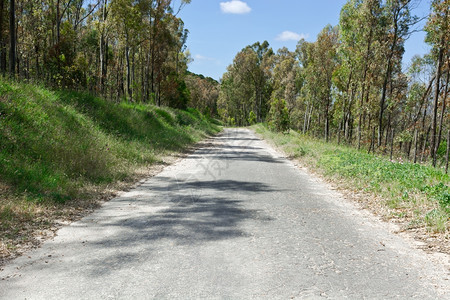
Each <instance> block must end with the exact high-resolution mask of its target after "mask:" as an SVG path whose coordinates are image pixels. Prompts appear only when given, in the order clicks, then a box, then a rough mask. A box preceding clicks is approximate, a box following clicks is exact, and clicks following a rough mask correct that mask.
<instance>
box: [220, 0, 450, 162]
mask: <svg viewBox="0 0 450 300" xmlns="http://www.w3.org/2000/svg"><path fill="white" fill-rule="evenodd" d="M414 3H415V2H414V1H412V0H386V1H381V0H348V1H347V3H346V4H345V5H344V6H343V7H342V10H341V15H340V20H339V25H338V26H336V27H332V26H330V25H328V26H326V27H325V28H324V29H323V30H322V31H321V32H320V33H319V35H318V36H317V39H316V41H314V42H306V41H304V40H301V41H299V42H298V45H297V49H296V51H295V52H290V51H289V50H288V49H286V48H283V49H280V50H278V51H277V53H276V54H274V53H273V51H272V50H271V49H270V48H269V45H268V44H267V43H266V42H265V43H263V44H264V49H270V51H269V50H268V51H267V52H265V53H267V54H266V55H262V56H258V55H257V53H258V51H257V49H258V47H255V45H259V44H258V43H257V44H254V45H252V46H247V47H246V48H244V49H243V50H242V51H240V52H239V53H238V54H237V55H236V57H235V59H234V61H233V64H232V65H230V66H229V67H228V71H227V72H226V73H225V74H224V76H223V80H222V85H221V89H220V96H219V113H220V115H221V116H222V117H223V119H224V120H225V121H228V122H229V123H233V124H236V125H247V124H249V123H250V122H249V114H250V112H254V113H256V114H258V113H259V111H258V110H257V109H258V108H260V109H261V112H260V113H259V115H258V116H259V118H261V119H262V120H263V121H267V122H269V123H271V124H276V122H275V120H274V116H281V114H280V113H279V112H281V111H284V108H283V109H282V108H281V107H282V106H283V107H285V108H286V111H287V113H288V117H289V118H288V119H289V122H288V124H289V126H290V127H291V128H294V129H297V130H300V131H302V132H303V133H309V134H312V135H314V136H318V137H323V138H324V139H325V140H327V141H328V139H330V138H334V139H336V140H337V141H338V142H345V143H348V144H352V145H354V146H355V147H358V148H362V147H366V148H367V150H368V151H377V152H380V153H388V152H391V149H390V148H391V145H393V146H395V148H396V149H397V151H400V152H401V153H403V155H404V156H405V157H406V158H410V159H411V160H413V161H415V162H416V161H425V160H427V159H428V158H430V161H431V162H432V163H433V165H437V163H438V161H439V157H440V158H443V156H444V154H445V149H446V143H447V142H446V141H445V140H444V141H443V137H444V136H445V134H446V133H447V132H448V130H449V129H450V123H449V114H448V106H449V103H448V102H449V96H448V95H449V78H450V72H449V65H450V52H449V49H450V47H449V45H450V29H449V28H450V27H449V26H450V25H449V8H450V2H449V0H433V1H432V4H431V14H430V16H429V17H428V21H427V25H426V26H425V30H426V32H427V38H426V42H427V43H429V44H430V45H431V46H432V50H431V52H430V53H429V54H427V55H425V56H424V57H418V56H416V57H414V58H413V60H412V61H411V63H410V67H409V68H408V69H406V70H404V67H403V66H404V64H403V63H402V60H403V53H404V43H405V40H406V39H407V38H408V37H409V35H410V34H411V30H412V28H413V27H414V25H415V24H416V23H417V20H418V19H417V18H416V17H414V16H413V15H412V12H411V11H412V8H413V6H414ZM269 53H270V54H269ZM258 58H259V59H258ZM255 78H258V79H261V80H260V81H258V80H255ZM257 83H260V84H259V85H258V84H257ZM259 91H263V93H261V94H258V93H259ZM260 95H261V96H262V97H259V96H260ZM261 100H262V101H261ZM256 103H257V104H258V105H255V104H256ZM276 108H277V109H276ZM277 111H278V114H275V112H277ZM276 127H277V126H275V129H277V130H280V129H279V127H278V128H276ZM441 161H443V160H442V159H441Z"/></svg>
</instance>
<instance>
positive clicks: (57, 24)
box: [56, 0, 61, 44]
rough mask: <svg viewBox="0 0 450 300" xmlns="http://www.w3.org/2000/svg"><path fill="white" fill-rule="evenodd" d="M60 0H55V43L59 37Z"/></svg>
mask: <svg viewBox="0 0 450 300" xmlns="http://www.w3.org/2000/svg"><path fill="white" fill-rule="evenodd" d="M60 2H61V0H57V1H56V43H57V44H59V40H60V38H61V29H60V28H61V16H60V14H61V12H60V7H59V6H60Z"/></svg>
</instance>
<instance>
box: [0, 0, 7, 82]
mask: <svg viewBox="0 0 450 300" xmlns="http://www.w3.org/2000/svg"><path fill="white" fill-rule="evenodd" d="M4 13H5V0H0V72H2V74H3V75H4V74H5V73H6V45H5V41H4V40H3V38H4V37H3V22H4V20H3V16H4Z"/></svg>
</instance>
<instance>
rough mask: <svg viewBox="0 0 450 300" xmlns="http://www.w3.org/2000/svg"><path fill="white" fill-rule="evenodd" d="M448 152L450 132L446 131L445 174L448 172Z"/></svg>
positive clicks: (449, 150)
mask: <svg viewBox="0 0 450 300" xmlns="http://www.w3.org/2000/svg"><path fill="white" fill-rule="evenodd" d="M449 152H450V130H448V131H447V153H446V154H445V173H446V174H447V172H448V155H449Z"/></svg>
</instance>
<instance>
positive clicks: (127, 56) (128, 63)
mask: <svg viewBox="0 0 450 300" xmlns="http://www.w3.org/2000/svg"><path fill="white" fill-rule="evenodd" d="M125 59H126V63H127V67H126V68H127V96H128V97H129V101H133V94H132V91H131V66H130V47H129V46H128V44H127V45H126V46H125Z"/></svg>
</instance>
